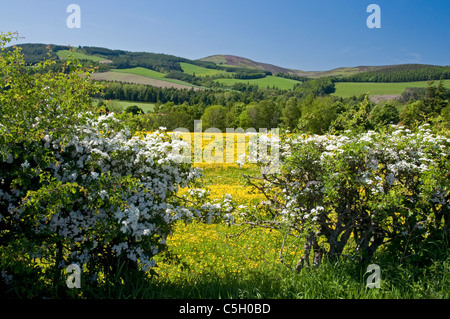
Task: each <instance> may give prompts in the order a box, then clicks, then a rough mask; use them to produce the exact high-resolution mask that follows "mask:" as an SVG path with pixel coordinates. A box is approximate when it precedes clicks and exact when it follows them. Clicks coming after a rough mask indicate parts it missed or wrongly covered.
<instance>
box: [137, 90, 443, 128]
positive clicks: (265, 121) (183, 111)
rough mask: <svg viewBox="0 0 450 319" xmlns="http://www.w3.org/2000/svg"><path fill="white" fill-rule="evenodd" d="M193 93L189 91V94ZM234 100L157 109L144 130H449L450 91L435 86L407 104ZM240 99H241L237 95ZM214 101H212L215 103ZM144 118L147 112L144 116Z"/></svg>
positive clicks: (302, 98)
mask: <svg viewBox="0 0 450 319" xmlns="http://www.w3.org/2000/svg"><path fill="white" fill-rule="evenodd" d="M189 92H190V91H189ZM227 93H229V94H231V95H229V96H227V94H226V93H223V94H225V95H221V94H220V95H219V96H221V97H222V102H224V103H213V104H207V103H201V102H200V103H195V104H189V103H188V102H186V101H185V102H184V103H182V104H178V105H177V104H175V103H174V102H168V103H164V104H158V105H157V106H156V108H155V111H154V113H151V114H150V113H149V114H145V115H142V116H143V117H145V119H146V120H145V122H143V123H145V124H142V125H143V128H144V129H147V130H153V129H157V128H158V127H160V126H164V127H167V129H169V130H173V129H175V128H177V127H184V128H188V129H189V130H191V131H193V130H194V120H198V119H201V120H202V121H203V129H207V128H210V127H215V128H218V129H220V130H222V131H225V129H226V128H238V127H240V128H243V129H247V128H255V129H258V128H267V129H270V128H283V129H286V130H290V131H300V132H307V133H310V134H327V133H339V132H343V131H345V130H356V129H362V130H371V129H376V128H379V127H382V126H386V125H391V124H394V125H395V124H403V125H407V126H409V127H417V126H418V125H421V124H424V123H432V122H436V121H437V122H439V123H441V124H442V125H444V126H449V125H450V117H449V114H450V113H449V111H450V107H449V99H448V91H447V90H445V88H444V87H443V85H442V81H441V82H439V83H438V84H435V83H434V82H430V84H429V86H428V88H426V89H425V94H424V95H423V96H422V97H421V98H420V99H418V100H410V101H408V102H407V103H400V102H398V101H389V102H381V103H378V104H376V103H374V102H372V101H371V100H370V99H369V96H361V97H359V98H347V99H342V98H339V97H334V96H330V95H325V96H321V95H314V94H311V93H309V94H308V95H297V96H296V95H293V96H286V95H279V96H276V97H264V98H262V99H259V100H256V99H255V100H253V101H251V102H249V103H246V102H245V101H241V100H239V99H237V100H234V99H233V98H232V97H233V93H230V92H227ZM238 96H239V95H238ZM216 98H217V100H216V99H215V100H214V101H216V102H217V101H219V100H220V99H219V98H218V96H216ZM211 101H212V100H211ZM141 113H143V112H141Z"/></svg>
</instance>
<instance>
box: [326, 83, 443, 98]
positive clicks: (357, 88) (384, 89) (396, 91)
mask: <svg viewBox="0 0 450 319" xmlns="http://www.w3.org/2000/svg"><path fill="white" fill-rule="evenodd" d="M443 83H444V86H445V87H446V88H450V80H444V81H443ZM427 84H428V82H427V81H418V82H399V83H376V82H338V83H335V87H336V92H335V93H333V95H336V96H341V97H351V96H354V95H355V96H359V95H361V94H365V93H369V94H370V95H400V94H402V93H403V91H404V90H405V89H406V88H408V87H413V88H426V87H427Z"/></svg>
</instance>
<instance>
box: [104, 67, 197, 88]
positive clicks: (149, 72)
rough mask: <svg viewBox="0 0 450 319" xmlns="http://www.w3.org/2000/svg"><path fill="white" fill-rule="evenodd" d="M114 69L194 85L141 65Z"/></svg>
mask: <svg viewBox="0 0 450 319" xmlns="http://www.w3.org/2000/svg"><path fill="white" fill-rule="evenodd" d="M112 71H113V72H118V73H125V74H135V75H141V76H145V77H148V78H151V79H156V80H161V81H166V82H170V83H175V84H181V85H187V86H191V87H192V86H194V85H192V84H190V83H187V82H183V81H180V80H175V79H169V78H166V77H165V76H166V75H165V74H164V73H161V72H157V71H153V70H150V69H146V68H141V67H136V68H130V69H114V70H112Z"/></svg>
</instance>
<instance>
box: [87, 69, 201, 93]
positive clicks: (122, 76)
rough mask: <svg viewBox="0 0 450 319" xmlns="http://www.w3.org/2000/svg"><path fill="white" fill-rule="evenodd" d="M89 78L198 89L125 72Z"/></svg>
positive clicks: (107, 73)
mask: <svg viewBox="0 0 450 319" xmlns="http://www.w3.org/2000/svg"><path fill="white" fill-rule="evenodd" d="M91 78H92V79H93V80H99V81H118V82H124V83H134V84H145V85H151V86H156V87H161V88H176V89H192V88H194V89H195V90H196V89H199V88H198V87H194V85H192V84H190V83H186V82H182V81H176V80H171V81H169V80H170V79H167V80H161V79H155V78H150V77H148V76H144V75H138V74H132V73H126V72H116V71H108V72H102V73H94V74H92V76H91Z"/></svg>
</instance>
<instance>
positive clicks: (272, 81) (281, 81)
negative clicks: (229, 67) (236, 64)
mask: <svg viewBox="0 0 450 319" xmlns="http://www.w3.org/2000/svg"><path fill="white" fill-rule="evenodd" d="M216 81H217V82H219V83H222V84H224V85H225V86H230V87H231V86H233V85H234V84H235V83H249V84H256V85H258V86H259V87H261V88H265V87H267V86H269V87H270V88H272V87H273V86H275V87H277V88H279V89H282V90H290V89H293V88H294V85H295V84H298V83H300V82H299V81H295V80H291V79H286V78H280V77H276V76H272V75H269V76H266V77H264V78H262V79H251V80H240V79H218V80H216Z"/></svg>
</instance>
